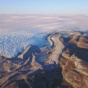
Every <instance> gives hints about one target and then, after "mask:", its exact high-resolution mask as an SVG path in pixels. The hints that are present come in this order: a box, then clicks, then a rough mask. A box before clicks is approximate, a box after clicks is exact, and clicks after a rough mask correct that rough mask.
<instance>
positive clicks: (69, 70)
mask: <svg viewBox="0 0 88 88" xmlns="http://www.w3.org/2000/svg"><path fill="white" fill-rule="evenodd" d="M62 42H63V43H64V44H65V49H64V50H63V52H62V54H61V57H60V62H59V63H60V66H61V68H62V75H63V79H64V80H65V81H66V82H67V83H68V85H70V86H71V87H72V88H88V36H87V35H86V36H84V35H83V34H74V35H71V36H69V37H66V38H62Z"/></svg>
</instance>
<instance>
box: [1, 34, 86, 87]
mask: <svg viewBox="0 0 88 88" xmlns="http://www.w3.org/2000/svg"><path fill="white" fill-rule="evenodd" d="M47 41H49V43H50V46H44V47H42V48H40V47H38V46H36V45H32V46H28V47H27V48H26V49H25V50H23V52H22V53H19V54H18V55H17V56H16V57H12V58H7V57H4V56H2V55H1V56H0V88H87V87H88V58H87V57H88V34H87V33H84V32H60V33H52V34H49V35H48V36H47Z"/></svg>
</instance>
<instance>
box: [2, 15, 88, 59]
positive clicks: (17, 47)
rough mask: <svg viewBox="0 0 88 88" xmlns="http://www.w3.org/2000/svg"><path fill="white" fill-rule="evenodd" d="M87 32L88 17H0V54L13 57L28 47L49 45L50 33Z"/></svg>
mask: <svg viewBox="0 0 88 88" xmlns="http://www.w3.org/2000/svg"><path fill="white" fill-rule="evenodd" d="M64 30H69V31H70V30H76V31H77V30H81V31H82V30H84V31H86V30H88V16H85V15H73V16H60V15H0V54H1V55H3V56H9V57H14V56H16V55H17V54H18V53H19V52H22V51H23V50H24V49H25V48H26V47H27V46H28V45H37V46H39V47H42V46H44V45H49V43H48V42H47V40H46V39H45V37H46V36H47V34H48V33H50V32H53V31H54V32H55V31H64Z"/></svg>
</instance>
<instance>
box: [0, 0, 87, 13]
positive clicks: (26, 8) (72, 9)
mask: <svg viewBox="0 0 88 88" xmlns="http://www.w3.org/2000/svg"><path fill="white" fill-rule="evenodd" d="M0 14H88V0H0Z"/></svg>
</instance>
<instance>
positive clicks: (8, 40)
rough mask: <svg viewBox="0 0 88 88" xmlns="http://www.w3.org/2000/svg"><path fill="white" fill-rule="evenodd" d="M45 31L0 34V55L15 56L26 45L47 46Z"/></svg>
mask: <svg viewBox="0 0 88 88" xmlns="http://www.w3.org/2000/svg"><path fill="white" fill-rule="evenodd" d="M46 37H47V34H46V33H39V34H32V35H22V34H21V35H6V34H5V35H4V34H2V35H0V55H3V56H5V57H7V56H8V57H15V56H16V55H17V54H18V53H20V52H22V51H23V50H24V49H25V48H26V47H27V46H31V45H37V46H38V47H43V46H45V45H46V46H48V45H49V42H48V41H47V40H46Z"/></svg>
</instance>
